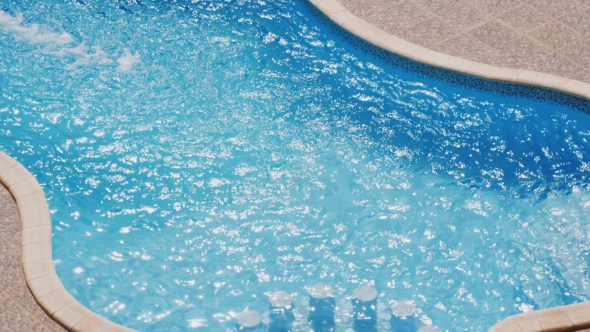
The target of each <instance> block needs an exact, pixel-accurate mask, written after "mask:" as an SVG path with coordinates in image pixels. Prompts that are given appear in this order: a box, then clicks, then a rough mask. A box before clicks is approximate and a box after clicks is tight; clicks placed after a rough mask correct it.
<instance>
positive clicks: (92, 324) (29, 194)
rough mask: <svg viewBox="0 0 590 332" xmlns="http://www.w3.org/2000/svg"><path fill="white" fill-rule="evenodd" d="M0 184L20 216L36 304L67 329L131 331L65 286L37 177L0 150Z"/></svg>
mask: <svg viewBox="0 0 590 332" xmlns="http://www.w3.org/2000/svg"><path fill="white" fill-rule="evenodd" d="M0 184H2V185H4V187H6V189H7V190H8V191H9V192H10V194H11V195H12V197H13V198H14V200H15V202H16V206H17V209H18V213H19V216H20V219H21V230H22V232H21V234H22V235H21V252H22V257H21V259H22V261H21V264H22V265H21V266H22V269H23V273H24V275H25V282H26V284H27V287H28V288H29V290H30V291H31V294H32V295H33V298H34V299H35V301H36V302H37V304H38V305H39V306H40V307H41V308H42V309H43V310H44V311H45V312H46V313H47V315H49V317H51V318H52V319H53V320H55V321H56V322H57V323H59V324H60V325H61V326H62V327H64V328H65V329H67V330H69V331H84V332H89V331H90V332H94V331H96V332H106V331H111V332H123V331H124V332H132V331H135V330H132V329H129V328H127V327H124V326H121V325H118V324H116V323H113V322H111V321H109V320H108V319H106V318H104V317H101V316H99V315H97V314H96V313H94V312H92V311H91V310H90V309H88V308H86V307H85V306H84V305H82V304H81V303H80V302H78V301H76V299H75V298H74V297H73V296H72V295H71V294H70V293H69V292H68V291H67V290H66V289H65V287H64V286H63V284H62V283H61V280H60V279H59V277H58V275H57V273H56V271H55V265H54V263H53V260H52V259H53V257H52V246H51V240H52V232H51V230H52V227H51V215H50V213H49V206H48V204H47V199H46V198H45V193H44V192H43V188H42V187H41V185H40V184H39V182H38V181H37V179H36V178H35V177H34V176H33V175H32V174H31V173H30V172H29V171H28V170H27V169H26V168H25V167H24V166H23V165H22V164H21V163H19V162H18V161H16V160H15V159H13V158H11V157H10V156H8V155H7V154H6V153H4V152H2V151H0Z"/></svg>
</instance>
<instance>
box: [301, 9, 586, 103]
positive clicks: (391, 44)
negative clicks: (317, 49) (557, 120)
mask: <svg viewBox="0 0 590 332" xmlns="http://www.w3.org/2000/svg"><path fill="white" fill-rule="evenodd" d="M308 1H309V2H310V3H311V4H313V5H314V6H315V7H316V8H317V9H318V10H319V11H321V12H322V13H323V14H324V15H325V16H327V17H328V18H329V19H331V20H332V21H333V22H334V23H336V24H337V25H338V26H340V27H341V28H343V29H344V30H346V31H348V32H349V33H351V34H353V35H355V36H357V37H359V38H361V39H363V40H365V41H366V42H368V43H370V44H373V45H374V46H377V47H379V48H381V49H384V50H386V51H389V52H391V53H394V54H397V55H399V56H402V57H404V58H407V59H410V60H413V61H416V62H420V63H424V64H427V65H430V66H433V67H437V68H441V69H445V70H449V71H452V72H456V73H461V74H466V75H470V76H476V77H480V78H485V79H490V80H494V81H501V82H507V83H517V84H522V85H530V86H535V87H541V88H546V89H551V90H556V91H560V92H564V93H568V94H571V95H574V96H577V97H582V98H585V99H589V100H590V84H588V83H585V82H581V81H577V80H574V79H570V78H567V77H561V76H556V75H552V74H546V73H541V72H535V71H530V70H524V69H511V68H505V67H497V66H492V65H488V64H485V63H480V62H476V61H471V60H466V59H463V58H459V57H455V56H452V55H448V54H444V53H440V52H437V51H434V50H431V49H428V48H426V47H423V46H420V45H417V44H414V43H411V42H408V41H406V40H404V39H401V38H398V37H396V36H394V35H391V34H389V33H387V32H385V31H383V30H381V29H379V28H378V27H376V26H374V25H372V24H371V23H369V22H367V21H365V20H363V19H362V18H360V17H358V16H356V15H354V14H353V13H352V12H350V11H349V10H348V9H346V8H345V7H344V6H343V5H342V4H340V2H338V1H337V0H308Z"/></svg>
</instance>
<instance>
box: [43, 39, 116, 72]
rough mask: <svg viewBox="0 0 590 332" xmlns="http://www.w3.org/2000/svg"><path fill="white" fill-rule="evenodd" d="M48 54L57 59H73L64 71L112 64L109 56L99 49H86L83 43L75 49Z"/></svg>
mask: <svg viewBox="0 0 590 332" xmlns="http://www.w3.org/2000/svg"><path fill="white" fill-rule="evenodd" d="M49 53H50V54H52V55H56V56H59V57H73V58H75V59H76V61H74V62H73V63H70V64H68V65H66V67H65V69H66V70H76V69H78V68H79V67H82V66H89V65H101V64H105V63H111V62H113V60H111V59H109V55H108V54H106V53H105V52H104V51H103V50H102V49H101V48H100V47H98V46H93V47H88V46H86V44H85V43H82V44H80V45H77V46H75V47H64V48H62V49H60V50H59V51H57V52H49Z"/></svg>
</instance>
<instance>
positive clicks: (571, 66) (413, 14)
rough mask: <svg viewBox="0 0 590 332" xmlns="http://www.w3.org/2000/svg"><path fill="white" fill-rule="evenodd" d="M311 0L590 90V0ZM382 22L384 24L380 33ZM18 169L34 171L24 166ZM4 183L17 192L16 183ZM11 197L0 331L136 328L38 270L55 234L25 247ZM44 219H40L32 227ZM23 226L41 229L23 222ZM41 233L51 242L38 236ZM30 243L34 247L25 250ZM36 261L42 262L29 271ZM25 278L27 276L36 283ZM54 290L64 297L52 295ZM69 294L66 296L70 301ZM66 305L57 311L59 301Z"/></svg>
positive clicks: (486, 61) (350, 21)
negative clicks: (108, 317)
mask: <svg viewBox="0 0 590 332" xmlns="http://www.w3.org/2000/svg"><path fill="white" fill-rule="evenodd" d="M311 1H312V3H314V4H315V5H316V6H318V7H319V8H320V10H322V11H324V13H326V14H327V15H328V16H330V17H331V18H332V19H334V21H336V22H337V23H338V24H340V25H341V26H343V28H345V29H348V30H349V31H351V32H353V33H355V34H357V35H359V36H360V37H362V38H365V39H367V40H368V41H370V42H374V43H375V42H382V41H383V40H385V39H381V38H385V37H384V36H385V35H386V34H389V35H392V36H396V37H399V38H401V39H403V40H400V39H396V38H395V37H392V38H389V37H388V38H389V39H387V42H388V43H390V46H392V47H391V49H390V50H391V51H392V52H394V53H398V54H400V55H402V56H406V57H409V58H411V59H415V60H418V61H422V62H426V63H429V64H432V65H435V66H438V67H445V68H449V69H450V70H455V71H462V72H466V73H467V74H472V75H476V76H482V77H487V78H491V79H498V80H503V81H510V82H521V83H526V84H534V85H542V86H546V87H549V88H553V89H560V90H564V91H567V92H569V93H573V94H576V95H579V96H583V97H586V98H590V87H589V86H588V85H587V84H581V83H580V82H586V83H590V0H553V1H552V0H338V1H339V2H336V1H335V0H311ZM336 5H338V6H340V5H342V6H343V7H342V6H340V7H338V8H337V6H336ZM334 8H337V9H334ZM342 9H344V10H342ZM374 28H377V29H378V30H379V31H380V32H379V33H375V31H376V30H375V29H374ZM377 39H379V40H377ZM404 41H407V42H410V43H413V44H417V45H420V46H422V47H419V46H418V47H417V46H416V45H413V44H409V43H405V42H404ZM400 45H401V46H400ZM378 46H380V45H378ZM402 46H403V47H402ZM386 49H389V48H386ZM454 57H457V58H454ZM464 60H471V61H473V62H471V61H464ZM505 68H511V69H515V70H505ZM546 74H550V75H546ZM553 75H556V76H553ZM564 78H567V79H564ZM570 79H571V80H570ZM578 81H579V82H578ZM1 157H2V153H1V152H0V182H1V181H2V175H3V174H2V172H5V171H6V169H7V168H4V169H2V167H3V160H2V158H1ZM5 160H6V159H5ZM11 167H12V166H11ZM18 172H20V173H22V174H24V173H28V172H26V170H25V171H22V170H19V171H18ZM4 175H5V174H4ZM29 175H30V174H29ZM6 178H7V177H6V176H5V180H6ZM23 179H24V180H22V182H23V183H25V182H27V181H30V178H23ZM8 181H9V182H10V180H8ZM3 183H4V184H6V181H4V182H3ZM6 186H7V187H9V188H10V189H11V191H12V195H14V190H15V189H14V188H13V184H6ZM27 186H28V187H29V189H26V190H29V192H30V193H34V192H33V191H31V190H34V188H33V187H34V186H38V184H37V182H36V181H32V180H31V184H30V185H29V184H28V183H27V184H25V187H27ZM31 188H33V189H31ZM39 188H40V187H39ZM17 190H24V189H22V188H17ZM12 195H11V192H9V190H7V189H6V187H5V186H3V185H2V183H0V254H1V256H0V258H1V259H2V261H1V262H2V263H0V274H1V277H0V287H1V289H0V331H63V330H64V329H63V328H62V327H61V326H60V325H59V324H57V323H56V322H55V321H54V319H56V320H58V321H60V322H61V324H62V325H65V326H66V327H67V328H68V329H69V330H74V331H108V330H112V331H129V330H128V329H126V328H123V327H120V326H117V325H116V324H112V323H109V322H108V321H105V320H104V319H101V318H99V317H98V316H97V315H95V314H94V313H91V312H89V311H87V309H85V308H83V307H82V306H81V305H79V304H77V302H75V301H73V302H72V300H73V299H69V298H68V297H67V296H66V295H63V294H59V293H60V292H61V290H62V289H63V287H62V288H60V287H61V283H59V280H58V279H57V282H56V281H55V280H56V279H55V278H57V277H56V276H55V274H54V273H55V272H54V271H52V272H51V274H48V275H45V274H42V273H40V271H41V270H44V271H48V270H51V269H53V266H51V267H50V268H49V267H47V266H45V267H42V268H39V270H35V269H36V268H37V267H40V266H41V265H42V264H41V263H39V262H51V260H50V259H47V258H45V257H41V256H39V257H37V256H35V255H37V253H39V252H41V251H43V250H41V251H31V249H34V248H35V247H36V246H37V244H38V243H43V245H44V246H45V247H43V248H45V249H47V242H49V255H51V252H50V244H51V242H50V238H49V239H45V237H47V236H49V237H50V235H47V234H45V232H44V231H41V230H39V229H36V230H31V229H29V230H28V231H27V232H28V235H27V236H26V238H28V239H29V240H28V241H29V242H23V244H24V246H21V235H22V229H21V215H22V214H23V213H25V214H27V213H30V212H31V210H27V209H28V207H27V203H26V202H24V200H23V199H22V197H20V198H19V199H18V202H15V200H14V199H13V197H12ZM27 195H29V194H27ZM30 195H33V194H30ZM41 196H43V195H41ZM43 201H44V196H43ZM23 207H24V208H23ZM19 211H20V213H19ZM35 211H36V210H35ZM47 212H48V211H47ZM22 219H23V220H24V219H26V218H25V217H23V218H22ZM43 226H45V225H41V226H39V225H34V228H40V227H43ZM23 227H25V228H26V227H29V228H33V227H30V225H29V226H27V225H25V222H24V221H23ZM35 237H39V238H43V239H44V240H36V241H39V242H32V241H33V240H31V239H34V238H35ZM23 249H24V250H25V251H27V252H26V253H23ZM33 256H35V257H33ZM27 257H29V260H30V262H37V263H34V264H32V265H26V264H25V270H26V271H27V272H26V274H27V276H25V273H24V272H23V260H24V259H27ZM31 257H33V258H31ZM25 261H26V260H25ZM51 265H52V264H51ZM27 266H29V268H28V269H27ZM32 266H34V267H35V268H33V269H31V267H32ZM35 274H37V275H35ZM33 279H35V280H41V281H43V280H44V279H47V281H48V282H47V285H49V284H51V286H43V285H42V283H41V282H39V283H35V282H32V281H31V280H33ZM25 280H29V286H28V287H27V283H26V282H25ZM58 284H59V285H58ZM48 287H51V289H49V288H48ZM29 288H30V289H31V290H32V292H33V294H32V293H31V290H29ZM52 294H58V295H56V296H54V297H52V296H53V295H52ZM35 298H37V301H39V302H41V303H42V305H43V307H44V309H41V307H40V306H39V305H38V304H37V303H36V301H35ZM66 300H67V301H68V302H67V303H66V302H63V301H66ZM60 301H62V302H63V303H62V302H60ZM58 307H59V310H57V309H56V310H55V311H53V310H52V309H51V308H58ZM44 310H45V311H44ZM46 311H47V312H48V313H46ZM50 315H51V317H50ZM576 326H577V327H582V326H583V327H589V326H590V304H588V303H584V304H579V305H576V306H573V307H571V306H570V307H569V309H567V310H564V309H555V310H552V311H545V314H543V315H537V314H526V315H520V316H515V317H514V318H509V319H507V320H505V321H503V322H502V323H501V324H500V325H497V326H496V327H494V328H493V329H492V330H491V331H494V332H500V331H501V332H509V331H519V332H522V331H576V330H578V331H579V330H580V329H579V328H578V329H576ZM584 331H590V330H584Z"/></svg>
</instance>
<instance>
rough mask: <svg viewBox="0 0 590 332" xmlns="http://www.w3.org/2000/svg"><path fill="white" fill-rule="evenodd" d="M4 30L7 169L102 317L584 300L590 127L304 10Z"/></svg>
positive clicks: (16, 25)
mask: <svg viewBox="0 0 590 332" xmlns="http://www.w3.org/2000/svg"><path fill="white" fill-rule="evenodd" d="M0 10H2V14H1V15H0V28H1V29H2V34H0V42H1V43H2V48H1V49H0V52H1V53H0V56H1V58H2V59H3V61H2V62H0V72H1V73H2V75H1V76H0V79H1V80H2V97H0V98H1V99H0V114H1V115H0V119H1V121H2V126H1V129H0V149H1V150H4V151H7V152H9V153H10V154H12V155H13V156H16V157H18V159H19V160H20V161H21V162H22V163H23V164H25V165H27V167H28V168H29V169H31V171H33V172H34V174H35V175H36V176H37V178H38V179H39V181H40V182H41V183H42V184H43V185H44V189H45V191H46V193H47V196H48V199H49V204H50V208H51V209H52V219H53V222H54V241H53V243H54V260H55V263H56V269H57V270H58V274H59V276H60V278H61V279H62V280H63V282H64V285H65V286H66V288H67V289H68V290H69V291H70V292H71V293H72V294H73V295H74V296H75V297H76V298H77V299H78V300H79V301H80V302H82V303H83V304H84V305H86V306H88V307H89V308H91V309H92V310H94V311H95V312H97V313H99V314H102V315H104V316H105V317H107V318H109V319H110V320H112V321H115V322H117V323H121V324H124V325H127V326H129V327H132V328H136V329H139V330H142V331H144V330H161V329H164V328H165V329H170V330H191V329H197V328H201V329H205V330H222V329H231V328H233V326H234V320H233V316H234V313H236V312H239V311H242V310H243V309H244V308H246V307H249V308H251V309H255V310H257V311H259V312H262V313H264V312H267V311H268V301H267V299H266V296H265V294H268V293H269V292H273V291H277V290H283V291H287V292H288V293H291V294H293V295H294V300H295V318H296V319H295V321H294V323H293V325H294V329H295V330H308V328H309V322H308V321H307V319H306V317H307V316H308V315H309V313H308V307H307V301H308V295H307V292H306V287H309V286H311V285H312V284H315V283H317V282H325V283H328V284H330V285H332V286H333V287H334V288H335V295H336V300H337V304H338V306H339V310H338V311H337V312H336V323H337V328H338V329H339V330H345V329H350V328H352V326H353V322H352V314H351V311H352V305H351V304H350V299H349V297H350V295H351V294H352V291H353V290H354V289H355V288H356V287H357V286H359V285H361V284H370V285H373V286H374V287H375V288H376V289H377V290H378V292H379V312H378V323H377V324H378V329H379V330H384V329H387V328H388V326H389V316H388V315H389V308H388V306H387V302H389V301H391V300H404V299H407V300H414V301H415V303H416V306H417V307H418V308H419V309H420V310H421V313H420V318H421V320H422V321H423V322H424V323H425V324H431V323H432V324H435V325H437V326H440V327H442V328H443V329H448V330H452V331H455V330H460V331H469V330H472V331H480V330H484V329H487V328H488V327H490V326H491V325H493V324H494V323H495V322H497V321H498V320H500V319H502V318H504V317H506V316H507V315H510V314H515V313H518V312H522V311H527V310H531V309H533V308H534V309H538V308H546V307H551V306H555V305H561V304H567V303H573V302H577V301H583V300H587V294H588V291H587V289H586V287H587V286H586V285H587V281H588V280H587V276H586V272H585V268H586V267H587V265H586V264H587V259H588V256H587V255H588V251H587V246H588V243H587V240H586V237H587V232H588V228H587V227H588V222H587V221H586V220H587V219H588V214H589V213H588V208H589V207H590V196H589V195H588V189H589V186H588V180H587V177H586V173H587V171H588V165H589V164H588V160H589V159H590V158H589V157H588V156H587V154H588V150H589V149H588V143H587V141H586V140H587V136H588V135H590V124H588V121H587V116H588V115H587V114H585V113H582V112H578V111H577V110H575V109H573V108H572V107H570V106H564V105H559V104H556V103H552V102H541V101H537V100H532V99H527V98H523V97H522V96H519V95H516V96H515V95H513V94H511V93H506V94H501V93H495V92H489V91H482V90H480V89H472V88H465V87H462V86H458V85H455V84H452V83H449V81H448V80H441V79H439V78H436V77H438V76H436V75H434V76H436V77H432V76H428V75H424V74H420V73H418V74H417V73H415V72H413V71H411V70H407V69H406V68H405V67H403V66H398V65H397V64H396V63H393V64H392V63H390V62H386V61H383V60H381V59H379V58H377V57H375V56H374V55H373V54H369V53H366V52H365V51H362V50H360V49H358V48H356V47H355V46H354V45H351V44H350V42H349V41H348V40H345V39H344V38H343V37H342V36H341V35H340V34H338V33H337V32H335V31H332V30H330V29H328V28H327V27H326V26H325V25H324V24H323V22H322V21H320V20H319V19H318V18H316V17H315V16H313V15H311V13H310V11H309V9H308V7H306V6H305V4H303V3H300V2H295V3H291V2H280V1H276V2H247V1H228V2H195V3H189V2H186V3H185V2H182V3H177V2H174V3H172V2H141V3H139V2H138V3H127V2H125V3H123V2H118V3H114V2H113V3H106V4H104V3H101V2H98V1H96V2H91V1H87V2H61V1H53V2H49V3H46V4H43V5H39V4H37V3H34V2H26V1H25V2H14V3H9V4H4V5H3V7H1V8H0ZM19 15H22V17H23V19H22V20H21V19H20V18H19ZM33 23H36V24H39V26H38V27H37V28H35V27H34V26H33V25H32V24H33ZM40 73H42V74H40ZM439 76H440V75H439ZM507 90H510V89H507ZM508 92H510V91H508Z"/></svg>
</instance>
